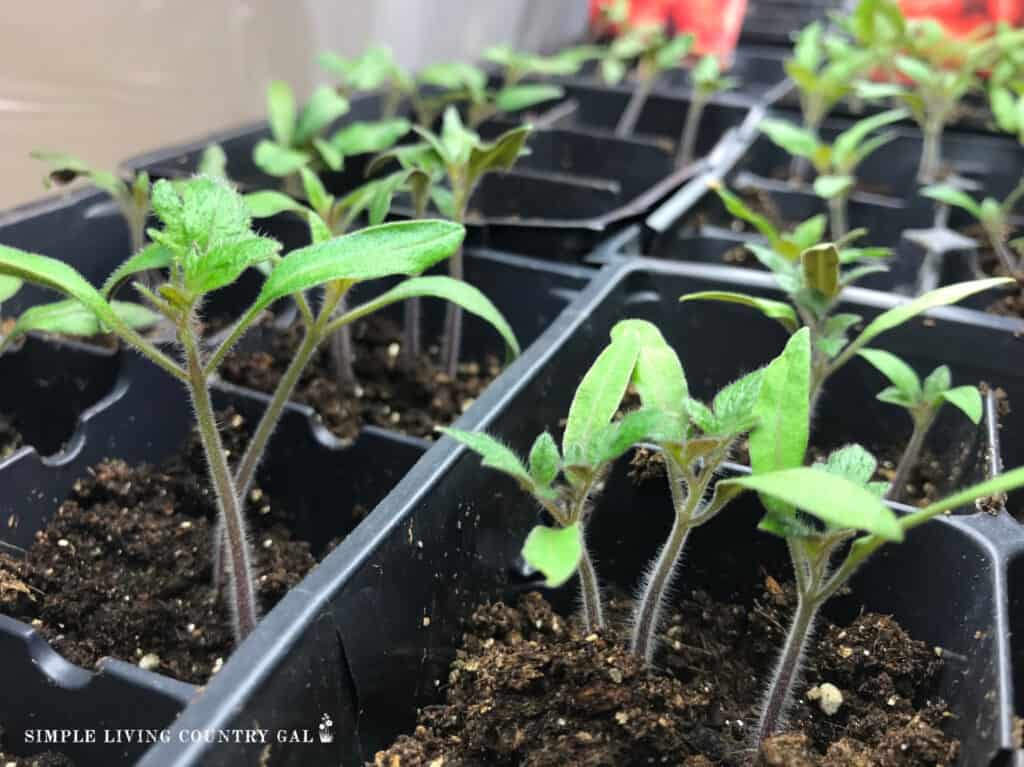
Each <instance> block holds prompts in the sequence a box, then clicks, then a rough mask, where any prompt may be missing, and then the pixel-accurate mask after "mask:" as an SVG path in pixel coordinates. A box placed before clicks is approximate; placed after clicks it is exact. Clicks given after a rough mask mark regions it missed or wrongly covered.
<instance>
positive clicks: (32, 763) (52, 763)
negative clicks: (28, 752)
mask: <svg viewBox="0 0 1024 767" xmlns="http://www.w3.org/2000/svg"><path fill="white" fill-rule="evenodd" d="M0 765H3V767H75V763H74V762H73V761H71V760H70V759H69V758H68V757H66V756H64V754H59V753H57V752H56V751H44V752H43V753H41V754H35V755H34V756H15V755H14V754H8V753H7V752H6V751H4V750H3V749H2V748H0Z"/></svg>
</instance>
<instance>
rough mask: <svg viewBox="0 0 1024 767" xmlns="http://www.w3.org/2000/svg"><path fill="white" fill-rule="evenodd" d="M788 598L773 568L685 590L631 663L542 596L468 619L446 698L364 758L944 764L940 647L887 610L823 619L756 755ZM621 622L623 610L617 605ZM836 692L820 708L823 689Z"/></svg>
mask: <svg viewBox="0 0 1024 767" xmlns="http://www.w3.org/2000/svg"><path fill="white" fill-rule="evenodd" d="M794 601H795V598H794V596H793V594H792V590H791V589H787V588H783V587H782V586H780V585H779V584H778V583H777V582H776V581H774V580H773V579H771V578H766V579H765V584H764V588H763V589H762V590H761V592H760V594H759V595H758V597H757V598H756V599H755V601H754V603H753V604H752V605H739V604H728V603H724V602H718V601H715V600H714V599H712V598H711V597H710V596H709V595H708V594H707V593H705V592H702V591H694V592H691V593H690V594H688V595H687V597H686V598H685V599H683V600H682V601H681V603H680V607H679V609H678V610H676V611H674V612H673V614H672V615H671V616H670V617H669V619H668V620H667V621H666V622H665V631H664V635H663V642H662V652H661V653H660V655H659V656H658V658H657V665H656V668H654V669H644V668H643V667H642V666H641V664H640V663H638V662H637V660H636V659H635V658H633V657H632V656H631V655H630V654H629V653H628V652H627V650H626V645H625V642H624V637H623V636H622V635H621V634H620V632H618V631H615V630H607V631H605V632H604V633H602V634H600V635H598V634H590V635H587V634H586V633H585V632H583V631H581V630H580V628H579V627H578V626H576V625H574V624H573V623H572V622H571V621H567V620H565V619H564V618H562V617H561V616H559V615H557V614H556V613H554V612H553V610H552V608H551V606H550V605H549V604H548V603H547V602H546V601H545V600H544V599H543V598H542V597H541V596H540V595H539V594H536V593H534V594H529V595H526V596H525V597H524V598H522V599H521V601H520V603H519V605H518V606H517V607H515V608H513V607H509V606H507V605H505V604H502V603H498V604H494V605H490V606H486V607H481V608H479V609H478V610H477V611H476V612H475V613H474V614H473V616H472V618H471V619H470V621H469V625H468V627H467V629H468V630H467V633H466V634H465V636H464V641H463V647H462V649H461V650H459V652H458V654H457V657H456V660H455V661H454V662H453V663H452V666H451V669H450V673H449V678H448V687H447V696H446V702H445V703H444V704H443V705H437V706H431V707H428V708H426V709H424V710H423V711H422V712H421V715H420V718H419V725H418V726H417V727H416V729H415V732H414V733H413V734H412V735H403V736H401V737H399V738H398V740H397V741H396V742H395V743H394V744H393V745H392V746H391V748H389V749H388V750H387V751H383V752H380V753H378V754H377V755H376V757H375V759H374V762H373V765H374V767H428V766H429V765H440V764H443V765H444V767H470V766H471V765H472V766H474V767H476V766H477V765H481V764H488V765H495V766H496V767H518V766H519V765H525V766H527V767H563V766H564V765H569V764H571V765H575V766H576V767H640V766H641V765H645V766H646V765H651V764H672V765H684V767H714V766H715V765H718V766H720V767H739V765H752V764H755V763H759V764H768V765H785V766H786V767H794V766H797V765H807V766H808V767H813V766H814V765H821V766H822V767H824V766H825V765H827V766H828V767H855V766H856V767H864V766H865V765H875V766H879V767H897V765H900V766H907V767H909V765H937V764H945V765H949V764H951V763H952V762H953V761H954V760H955V759H956V757H957V753H958V749H959V743H958V741H956V740H954V739H951V738H948V737H946V736H945V735H943V733H942V727H943V725H944V723H945V721H946V720H947V719H948V718H949V717H951V716H952V714H951V713H950V712H949V711H948V710H947V708H946V705H945V704H944V703H943V701H941V700H939V699H937V698H934V697H931V696H930V693H931V690H932V687H933V684H934V680H935V679H936V676H937V672H938V670H939V668H940V667H941V665H942V659H941V657H940V653H938V652H937V651H936V650H935V649H934V648H930V647H928V646H926V645H925V644H924V643H923V642H918V641H915V640H913V639H911V638H910V637H909V636H907V634H906V632H904V631H903V629H902V628H900V626H899V625H898V624H897V623H896V622H895V621H894V620H893V619H892V618H890V617H887V616H884V615H876V614H872V613H864V614H861V615H859V616H858V617H857V618H856V619H855V620H854V621H853V622H852V623H851V624H850V625H848V626H842V627H840V626H834V625H831V624H829V623H827V622H823V625H821V627H820V628H819V631H818V634H817V637H816V639H815V640H812V643H811V647H810V651H809V653H808V658H807V663H806V669H805V671H804V675H803V679H802V680H801V682H800V683H799V684H798V685H797V687H796V689H795V695H794V704H793V706H792V710H791V712H790V717H789V723H788V726H787V730H786V731H785V732H784V733H783V734H781V735H780V736H777V737H775V738H773V739H770V740H769V741H768V742H767V743H766V744H765V747H764V750H763V753H762V755H761V756H760V757H759V756H758V755H757V754H756V753H755V751H754V750H753V749H752V748H751V743H750V732H751V731H752V728H754V727H755V726H756V723H757V705H758V697H759V695H760V692H761V690H762V687H763V685H764V683H765V680H766V675H767V673H768V671H769V669H770V667H771V665H772V663H773V661H774V659H775V656H776V653H777V652H778V650H779V648H780V646H781V643H782V640H783V636H784V632H785V629H784V626H785V625H786V623H787V620H788V618H789V615H790V612H791V610H792V607H793V603H794ZM610 607H611V610H610V612H611V613H612V614H613V615H617V617H618V618H619V619H620V620H621V619H622V618H623V617H624V611H625V610H626V609H627V607H628V605H627V604H626V603H625V602H622V601H619V602H614V603H612V604H611V605H610ZM826 683H827V684H831V685H833V686H835V687H836V688H838V690H839V691H840V693H841V696H842V702H841V704H840V706H839V708H838V710H834V712H833V713H832V714H831V715H829V714H827V713H825V710H824V707H823V706H821V705H820V704H819V703H817V702H815V701H816V700H817V699H819V697H820V693H821V686H822V685H825V684H826Z"/></svg>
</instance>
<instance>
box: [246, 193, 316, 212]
mask: <svg viewBox="0 0 1024 767" xmlns="http://www.w3.org/2000/svg"><path fill="white" fill-rule="evenodd" d="M243 199H244V200H245V207H246V208H247V209H248V211H249V215H250V216H252V217H253V218H270V217H271V216H276V215H278V214H279V213H284V212H292V213H299V214H300V215H305V214H306V207H305V206H304V205H302V204H301V203H298V202H296V201H295V200H293V199H292V198H291V197H289V196H288V195H286V194H282V193H281V192H275V191H273V190H271V189H266V190H264V191H261V192H250V193H249V194H247V195H244V196H243Z"/></svg>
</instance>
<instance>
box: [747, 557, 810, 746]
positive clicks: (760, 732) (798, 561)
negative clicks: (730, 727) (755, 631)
mask: <svg viewBox="0 0 1024 767" xmlns="http://www.w3.org/2000/svg"><path fill="white" fill-rule="evenodd" d="M787 543H789V551H790V556H791V557H792V559H793V569H794V570H795V571H796V572H797V574H798V575H797V585H798V592H799V593H798V595H797V605H796V611H795V612H794V613H793V620H792V622H791V623H790V625H789V632H788V633H787V634H786V644H785V645H784V646H783V648H782V654H781V655H780V656H779V661H778V663H777V664H776V666H775V673H774V674H773V676H772V681H771V684H770V686H769V688H768V694H767V696H765V699H764V705H763V706H762V709H761V718H760V720H759V721H758V724H757V741H756V743H757V745H758V746H760V745H761V744H762V743H763V742H764V741H765V740H766V739H767V738H770V737H771V736H773V735H775V734H777V733H778V731H779V729H780V728H781V727H782V723H783V717H784V716H785V713H786V707H787V706H788V704H789V699H790V695H791V694H792V690H793V685H794V684H795V683H796V680H797V676H798V675H799V673H800V662H801V660H802V659H803V654H804V649H805V648H806V647H807V641H808V639H810V636H811V632H812V630H813V628H814V618H815V616H816V615H817V613H818V608H820V607H821V603H822V601H823V600H822V599H821V598H820V596H819V595H818V594H817V593H816V592H817V588H816V587H817V586H818V583H816V579H815V578H814V577H813V573H808V570H809V569H810V568H807V561H806V558H807V554H806V552H805V551H804V548H803V545H802V543H801V542H799V541H787ZM801 568H805V569H803V570H801ZM801 572H803V573H807V575H804V576H801V575H800V573H801ZM808 576H810V577H808ZM801 586H802V588H799V587H801Z"/></svg>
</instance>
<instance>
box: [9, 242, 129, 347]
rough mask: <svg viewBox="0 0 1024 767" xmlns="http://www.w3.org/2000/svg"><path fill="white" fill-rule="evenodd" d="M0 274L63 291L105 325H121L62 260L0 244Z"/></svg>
mask: <svg viewBox="0 0 1024 767" xmlns="http://www.w3.org/2000/svg"><path fill="white" fill-rule="evenodd" d="M0 275H2V276H7V277H14V278H16V279H19V280H24V281H25V282H31V283H33V284H35V285H42V286H43V287H45V288H49V289H50V290H55V291H57V292H58V293H63V294H64V295H66V296H69V297H71V298H74V299H77V300H78V301H79V302H81V303H82V304H84V305H85V306H86V307H88V309H89V310H90V311H92V313H93V314H95V315H97V316H98V317H99V319H100V320H101V321H102V322H103V323H104V324H105V325H107V326H109V327H113V328H117V327H123V323H121V321H120V318H119V317H118V316H117V314H116V313H115V311H114V309H113V308H112V307H111V306H110V304H108V303H107V301H106V299H104V298H103V296H102V295H101V294H100V292H99V291H98V290H96V288H94V287H93V286H92V285H90V284H89V283H88V282H87V281H86V279H85V278H84V277H82V275H80V274H79V273H78V272H76V271H75V270H74V269H73V268H71V267H70V266H68V265H67V264H65V263H64V262H63V261H58V260H57V259H55V258H49V257H47V256H41V255H39V254H37V253H29V252H27V251H24V250H18V249H17V248H11V247H8V246H6V245H0ZM8 338H10V336H8Z"/></svg>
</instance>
